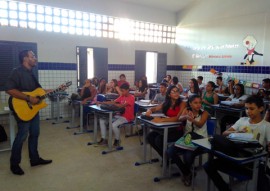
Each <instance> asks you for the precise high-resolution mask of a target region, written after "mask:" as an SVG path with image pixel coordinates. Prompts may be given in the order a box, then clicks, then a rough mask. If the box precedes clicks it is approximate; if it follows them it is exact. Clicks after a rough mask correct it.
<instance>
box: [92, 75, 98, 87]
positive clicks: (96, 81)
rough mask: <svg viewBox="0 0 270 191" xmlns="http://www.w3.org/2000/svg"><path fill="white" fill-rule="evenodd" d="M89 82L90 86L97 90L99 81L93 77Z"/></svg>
mask: <svg viewBox="0 0 270 191" xmlns="http://www.w3.org/2000/svg"><path fill="white" fill-rule="evenodd" d="M91 81H92V85H93V86H95V88H96V89H98V85H99V79H98V78H97V77H93V78H92V80H91Z"/></svg>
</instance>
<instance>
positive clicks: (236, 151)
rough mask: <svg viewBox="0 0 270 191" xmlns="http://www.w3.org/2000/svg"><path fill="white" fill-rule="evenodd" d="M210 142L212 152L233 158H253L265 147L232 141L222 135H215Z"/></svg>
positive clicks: (258, 144) (255, 143)
mask: <svg viewBox="0 0 270 191" xmlns="http://www.w3.org/2000/svg"><path fill="white" fill-rule="evenodd" d="M209 141H210V144H211V146H212V150H216V151H220V152H222V153H224V154H226V155H229V156H232V157H238V158H242V157H251V156H253V155H255V154H258V153H261V152H262V151H263V146H262V145H261V144H260V143H259V142H242V141H231V140H229V139H228V138H226V137H224V136H222V135H214V136H213V138H212V139H210V140H209Z"/></svg>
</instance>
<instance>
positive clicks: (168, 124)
mask: <svg viewBox="0 0 270 191" xmlns="http://www.w3.org/2000/svg"><path fill="white" fill-rule="evenodd" d="M137 119H138V120H140V121H141V123H144V124H145V125H144V126H143V127H144V128H143V143H144V144H143V163H146V162H147V159H146V157H147V145H146V134H147V132H148V127H149V128H152V129H159V130H160V129H161V130H163V132H164V133H163V160H162V172H161V177H160V178H159V179H162V178H165V177H166V171H167V155H166V150H167V145H168V143H167V141H168V129H170V128H174V127H179V125H180V124H181V122H163V123H155V122H152V121H149V120H145V119H142V118H141V117H140V116H139V117H137Z"/></svg>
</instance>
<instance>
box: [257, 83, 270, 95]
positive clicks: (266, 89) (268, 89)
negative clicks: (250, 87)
mask: <svg viewBox="0 0 270 191" xmlns="http://www.w3.org/2000/svg"><path fill="white" fill-rule="evenodd" d="M262 87H263V88H262V89H259V91H258V93H257V95H258V96H260V97H261V98H263V99H267V100H269V99H270V79H269V78H265V79H263V80H262Z"/></svg>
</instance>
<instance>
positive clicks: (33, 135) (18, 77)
mask: <svg viewBox="0 0 270 191" xmlns="http://www.w3.org/2000/svg"><path fill="white" fill-rule="evenodd" d="M19 60H20V63H21V66H19V67H18V68H15V69H14V70H13V71H12V73H11V74H10V76H9V78H8V80H7V83H6V93H8V94H9V95H10V96H11V97H14V98H17V99H19V100H25V101H26V102H27V103H28V105H36V104H38V103H39V102H40V99H39V98H38V97H35V96H30V95H27V94H25V93H23V92H31V91H33V90H35V89H37V88H41V85H40V84H39V83H38V81H37V79H36V78H35V77H34V75H33V73H32V69H33V68H34V67H35V66H36V64H37V58H36V57H35V54H34V53H33V51H31V50H24V51H22V52H20V53H19ZM48 91H51V90H45V92H48ZM11 97H10V100H11ZM14 107H15V106H14ZM11 109H12V107H11ZM15 118H16V121H17V125H18V133H17V135H16V138H15V140H14V143H13V146H12V152H11V157H10V170H11V171H12V173H13V174H16V175H23V174H24V171H23V170H22V169H21V167H20V166H19V164H20V162H21V153H22V146H23V142H24V141H25V140H26V138H27V136H28V134H29V137H28V149H29V157H30V164H31V166H37V165H44V164H49V163H51V162H52V160H44V159H42V158H41V157H40V156H39V153H38V148H37V147H38V136H39V126H40V120H39V114H38V112H37V114H36V115H35V116H34V117H33V118H32V119H31V120H29V121H23V120H21V119H20V118H19V117H18V116H17V115H16V113H15Z"/></svg>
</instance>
